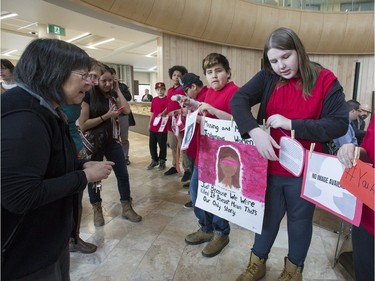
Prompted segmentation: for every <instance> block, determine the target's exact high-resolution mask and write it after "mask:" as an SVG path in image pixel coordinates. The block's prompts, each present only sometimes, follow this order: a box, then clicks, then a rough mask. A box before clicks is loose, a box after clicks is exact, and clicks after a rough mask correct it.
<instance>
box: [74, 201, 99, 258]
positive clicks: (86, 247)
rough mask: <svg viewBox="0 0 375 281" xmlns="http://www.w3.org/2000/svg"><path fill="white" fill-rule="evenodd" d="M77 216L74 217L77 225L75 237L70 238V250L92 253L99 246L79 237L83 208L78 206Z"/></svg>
mask: <svg viewBox="0 0 375 281" xmlns="http://www.w3.org/2000/svg"><path fill="white" fill-rule="evenodd" d="M77 207H78V206H77ZM76 212H77V213H76V214H77V216H76V217H75V218H74V220H75V221H76V222H75V226H74V233H73V235H72V236H73V237H71V238H70V240H69V251H70V252H80V253H82V254H91V253H93V252H95V251H96V249H97V247H96V245H94V244H91V243H87V242H85V241H83V240H82V239H81V238H80V237H79V230H80V228H81V219H82V208H77V210H76Z"/></svg>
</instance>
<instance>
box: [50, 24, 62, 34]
mask: <svg viewBox="0 0 375 281" xmlns="http://www.w3.org/2000/svg"><path fill="white" fill-rule="evenodd" d="M48 33H53V34H56V35H62V36H65V28H64V27H62V26H58V25H54V24H49V25H48Z"/></svg>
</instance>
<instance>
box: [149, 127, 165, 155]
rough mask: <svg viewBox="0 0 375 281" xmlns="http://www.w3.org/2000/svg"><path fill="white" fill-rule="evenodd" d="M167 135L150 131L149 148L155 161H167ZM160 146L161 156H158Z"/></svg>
mask: <svg viewBox="0 0 375 281" xmlns="http://www.w3.org/2000/svg"><path fill="white" fill-rule="evenodd" d="M167 136H168V134H167V133H156V132H152V131H150V139H149V148H150V154H151V158H152V160H153V161H155V162H158V161H160V160H163V161H167V138H168V137H167ZM158 145H159V156H158Z"/></svg>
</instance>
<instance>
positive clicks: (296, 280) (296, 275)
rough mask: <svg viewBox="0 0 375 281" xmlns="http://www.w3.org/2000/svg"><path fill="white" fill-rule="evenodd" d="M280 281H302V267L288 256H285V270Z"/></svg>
mask: <svg viewBox="0 0 375 281" xmlns="http://www.w3.org/2000/svg"><path fill="white" fill-rule="evenodd" d="M277 280H278V281H302V267H301V266H297V265H295V264H293V263H292V262H291V261H290V260H289V259H288V258H287V257H285V258H284V270H283V272H282V273H281V275H280V276H279V279H277Z"/></svg>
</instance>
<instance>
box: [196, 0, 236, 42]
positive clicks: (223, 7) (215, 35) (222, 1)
mask: <svg viewBox="0 0 375 281" xmlns="http://www.w3.org/2000/svg"><path fill="white" fill-rule="evenodd" d="M233 3H234V1H233V0H232V1H227V0H215V1H214V3H213V4H212V5H211V9H210V12H209V14H207V15H205V17H207V18H208V22H207V25H206V28H205V30H204V32H203V35H202V37H203V38H205V39H206V40H208V41H213V42H226V41H227V38H228V36H229V32H230V30H231V26H232V22H233V17H234V5H233Z"/></svg>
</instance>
